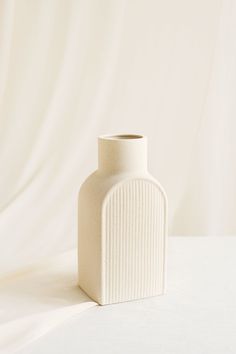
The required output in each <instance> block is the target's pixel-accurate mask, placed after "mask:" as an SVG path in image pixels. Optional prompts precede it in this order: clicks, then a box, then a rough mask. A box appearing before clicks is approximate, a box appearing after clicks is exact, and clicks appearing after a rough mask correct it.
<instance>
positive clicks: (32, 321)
mask: <svg viewBox="0 0 236 354" xmlns="http://www.w3.org/2000/svg"><path fill="white" fill-rule="evenodd" d="M168 246H169V247H168V277H167V294H166V295H164V296H160V297H155V298H149V299H144V300H140V301H134V302H127V303H122V304H116V305H108V306H103V307H102V306H94V305H95V303H93V302H91V301H89V299H88V298H87V297H86V296H85V295H83V294H82V292H81V291H80V290H79V289H78V288H77V287H76V256H75V253H74V251H73V252H70V253H68V254H67V255H63V256H62V257H59V258H57V260H56V261H53V262H49V263H47V264H46V265H44V266H43V265H41V268H40V270H39V268H37V269H38V270H37V271H36V270H31V272H30V273H29V274H21V275H18V277H17V278H16V279H14V278H13V279H7V286H5V288H4V289H5V290H4V291H5V293H4V297H3V295H1V299H0V300H1V306H3V307H2V308H4V309H5V318H4V316H3V318H4V319H3V320H2V325H1V326H0V335H1V334H4V330H5V331H6V328H7V332H6V333H7V336H8V337H7V340H6V339H5V342H4V341H3V339H2V342H1V339H0V344H1V345H2V350H3V351H2V352H4V353H5V352H7V353H8V352H12V351H16V350H17V351H18V353H21V354H31V353H32V354H41V353H42V354H45V353H50V354H53V353H57V354H60V353H63V354H64V353H70V354H74V353H76V354H78V353H83V354H90V353H93V354H95V353H96V354H98V353H99V354H101V353H102V354H121V353H122V354H125V353H128V354H132V353H135V354H137V353H140V354H141V353H145V354H146V353H158V354H184V353H186V354H193V353H194V354H203V353H204V354H213V353H214V354H218V353H219V354H228V353H232V354H235V353H236V276H235V275H236V271H235V269H236V238H234V237H221V238H216V237H186V238H185V237H171V238H169V244H168ZM35 271H36V273H34V272H35ZM27 277H28V286H27V287H26V286H25V284H27V281H26V280H27ZM2 286H3V285H2ZM1 294H2V293H1ZM17 299H18V300H17ZM16 300H17V301H16ZM4 303H5V307H4ZM78 303H79V304H78ZM89 307H92V308H89ZM88 308H89V309H88ZM6 309H8V312H9V313H8V317H7V315H6V312H7V310H6ZM82 310H85V311H83V313H80V314H79V312H81V311H82ZM2 312H3V315H4V311H3V310H2ZM59 324H60V325H59ZM49 330H50V331H49ZM1 331H2V332H1ZM1 338H2V337H1ZM5 338H6V337H5ZM20 347H21V349H19V350H18V348H20Z"/></svg>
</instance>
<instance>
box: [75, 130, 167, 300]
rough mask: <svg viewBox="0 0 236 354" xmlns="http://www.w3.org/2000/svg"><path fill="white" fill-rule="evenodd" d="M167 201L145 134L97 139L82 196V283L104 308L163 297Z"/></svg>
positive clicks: (80, 269)
mask: <svg viewBox="0 0 236 354" xmlns="http://www.w3.org/2000/svg"><path fill="white" fill-rule="evenodd" d="M166 236H167V199H166V195H165V192H164V190H163V188H162V187H161V186H160V184H159V183H158V182H157V181H156V180H155V179H154V178H153V177H152V176H151V175H150V174H149V172H148V170H147V139H146V137H144V136H141V135H113V136H101V137H99V138H98V170H97V171H95V172H94V173H93V174H92V175H90V176H89V177H88V178H87V179H86V181H85V182H84V183H83V185H82V187H81V189H80V193H79V244H78V253H79V254H78V257H79V285H80V287H81V288H82V289H83V290H84V291H85V292H86V293H87V294H88V295H89V296H90V297H91V298H92V299H93V300H95V301H97V302H98V303H99V304H101V305H105V304H111V303H117V302H122V301H129V300H135V299H139V298H144V297H149V296H155V295H160V294H163V292H164V287H165V284H164V283H165V259H166V256H165V254H166Z"/></svg>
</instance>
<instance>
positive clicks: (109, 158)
mask: <svg viewBox="0 0 236 354" xmlns="http://www.w3.org/2000/svg"><path fill="white" fill-rule="evenodd" d="M98 169H99V171H101V172H104V173H109V174H116V173H136V172H140V173H145V172H146V171H147V139H146V137H144V136H142V135H110V136H100V137H99V138H98Z"/></svg>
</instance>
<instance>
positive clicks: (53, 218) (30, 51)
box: [0, 0, 236, 273]
mask: <svg viewBox="0 0 236 354" xmlns="http://www.w3.org/2000/svg"><path fill="white" fill-rule="evenodd" d="M235 24H236V3H235V1H228V0H225V1H224V0H223V1H219V0H199V1H189V0H179V1H174V0H166V1H157V0H147V1H144V0H137V1H134V0H128V1H127V0H113V1H108V0H86V1H77V0H74V1H73V0H69V1H68V0H64V1H62V0H40V1H39V0H35V1H29V0H27V1H26V0H20V1H12V0H5V1H4V0H3V1H1V2H0V116H1V126H0V128H1V129H0V165H1V176H0V177H1V186H0V192H1V196H0V203H1V214H0V246H1V248H0V249H1V251H0V271H1V273H5V272H9V271H12V270H15V269H18V268H19V267H22V266H25V265H26V264H29V263H32V262H33V261H35V260H39V259H40V258H42V257H50V256H51V255H53V254H57V253H59V252H61V251H65V250H68V249H70V248H72V247H74V246H75V245H76V239H77V231H76V230H77V225H76V223H77V216H76V213H77V209H76V208H77V192H78V189H79V187H80V184H81V183H82V181H83V180H84V178H85V177H86V176H87V175H88V173H90V172H91V171H92V170H94V169H95V168H96V158H97V155H96V144H97V142H96V137H97V135H99V134H103V133H117V132H131V133H132V132H134V133H143V134H145V135H147V136H148V138H149V160H150V164H149V165H150V170H151V171H152V173H153V174H154V175H155V176H156V177H157V178H158V179H159V181H160V182H161V183H162V184H163V185H164V187H165V189H166V191H167V194H168V197H169V205H170V217H169V225H170V234H172V235H232V234H235V232H236V219H235V198H236V184H235V178H236V167H235V146H236V144H235V141H234V136H235V128H236V120H235V112H236V106H235V105H236V103H235V102H236V101H235V92H236V91H235V89H236V70H235V63H236V42H235V35H236V25H235Z"/></svg>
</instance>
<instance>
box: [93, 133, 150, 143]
mask: <svg viewBox="0 0 236 354" xmlns="http://www.w3.org/2000/svg"><path fill="white" fill-rule="evenodd" d="M145 138H146V137H145V136H144V135H141V134H106V135H100V136H99V139H101V140H123V141H124V140H126V141H127V140H131V141H134V140H141V139H145Z"/></svg>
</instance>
